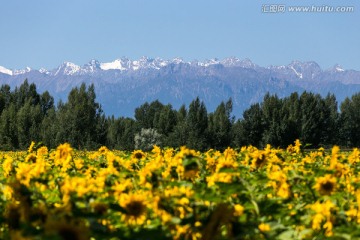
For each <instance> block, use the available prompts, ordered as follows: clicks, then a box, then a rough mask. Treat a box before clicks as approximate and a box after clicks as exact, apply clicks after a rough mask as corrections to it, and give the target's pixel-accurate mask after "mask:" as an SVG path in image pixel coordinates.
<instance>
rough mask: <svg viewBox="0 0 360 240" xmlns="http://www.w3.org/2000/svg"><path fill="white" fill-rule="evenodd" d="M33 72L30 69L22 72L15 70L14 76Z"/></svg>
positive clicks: (21, 70) (27, 68)
mask: <svg viewBox="0 0 360 240" xmlns="http://www.w3.org/2000/svg"><path fill="white" fill-rule="evenodd" d="M30 71H31V68H30V67H26V68H25V69H20V70H14V71H13V74H14V75H21V74H25V73H28V72H30Z"/></svg>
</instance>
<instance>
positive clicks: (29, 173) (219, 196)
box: [0, 140, 360, 240]
mask: <svg viewBox="0 0 360 240" xmlns="http://www.w3.org/2000/svg"><path fill="white" fill-rule="evenodd" d="M359 171H360V151H359V149H356V148H355V149H353V150H352V151H341V150H340V149H339V147H337V146H334V147H333V148H332V149H329V150H324V149H322V148H320V149H318V150H315V151H310V152H305V151H303V150H302V147H301V143H300V142H299V141H298V140H297V141H295V143H294V145H290V146H289V147H288V148H287V149H278V148H272V147H271V146H270V145H267V147H266V148H264V149H257V148H255V147H252V146H248V147H243V148H241V149H232V148H227V149H226V150H225V151H223V152H220V151H217V150H209V151H207V152H197V151H194V150H191V149H187V148H186V147H181V148H180V149H173V148H164V149H161V148H159V147H157V146H154V148H153V150H152V151H150V152H143V151H141V150H136V151H133V152H123V151H116V150H114V151H111V150H109V149H108V148H106V147H101V148H100V149H99V150H98V151H95V152H94V151H77V150H75V149H73V148H72V147H71V146H70V145H69V144H66V143H65V144H62V145H60V146H58V147H57V148H56V149H53V150H49V149H48V148H47V147H46V146H43V145H41V144H35V143H32V144H31V145H30V147H29V149H28V151H26V152H25V151H23V152H1V153H0V190H1V196H0V210H1V215H0V239H58V240H61V239H360V227H359V226H360V225H359V223H360V189H359V186H360V175H359Z"/></svg>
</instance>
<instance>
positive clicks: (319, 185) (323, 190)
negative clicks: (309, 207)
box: [314, 174, 336, 195]
mask: <svg viewBox="0 0 360 240" xmlns="http://www.w3.org/2000/svg"><path fill="white" fill-rule="evenodd" d="M314 188H315V189H316V190H317V191H318V192H319V193H320V194H321V195H331V194H332V193H333V192H334V191H335V189H336V178H335V177H333V176H332V175H330V174H327V175H325V176H324V177H319V178H316V184H315V186H314Z"/></svg>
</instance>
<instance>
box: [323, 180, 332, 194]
mask: <svg viewBox="0 0 360 240" xmlns="http://www.w3.org/2000/svg"><path fill="white" fill-rule="evenodd" d="M321 188H322V189H323V190H324V191H325V192H331V191H332V190H333V188H334V184H332V183H331V182H326V183H324V184H322V185H321Z"/></svg>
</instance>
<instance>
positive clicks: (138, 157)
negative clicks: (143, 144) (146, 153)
mask: <svg viewBox="0 0 360 240" xmlns="http://www.w3.org/2000/svg"><path fill="white" fill-rule="evenodd" d="M134 157H135V158H137V159H140V158H142V157H143V154H142V153H139V152H138V153H135V155H134Z"/></svg>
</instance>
